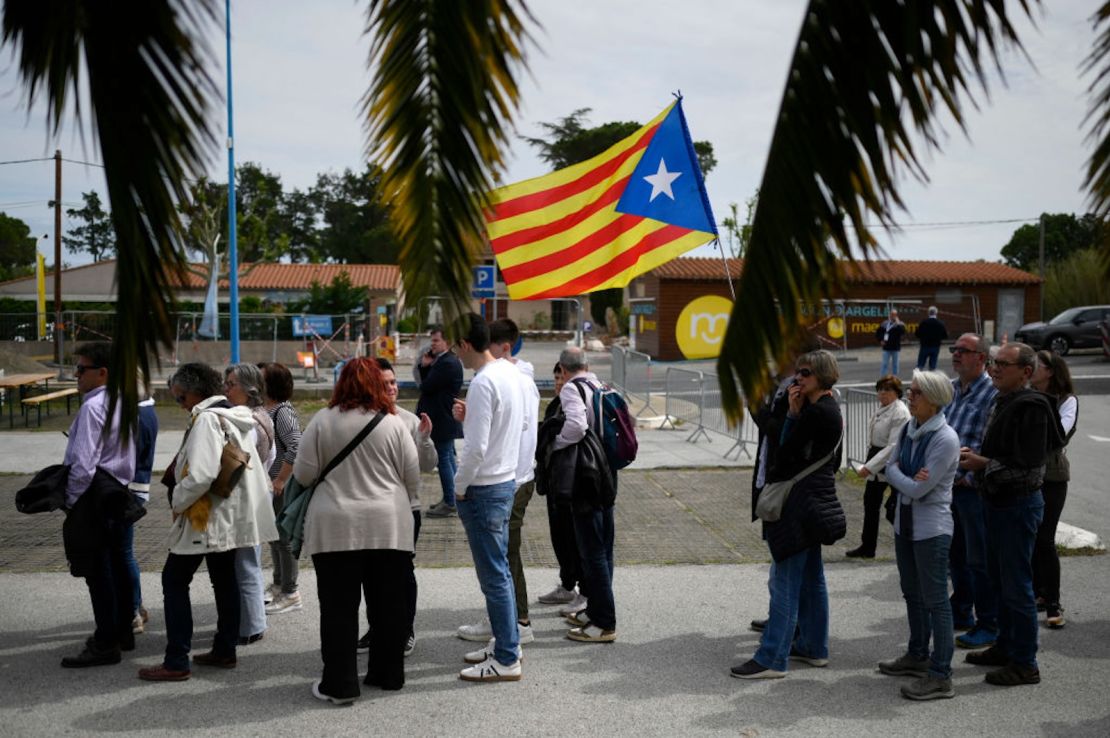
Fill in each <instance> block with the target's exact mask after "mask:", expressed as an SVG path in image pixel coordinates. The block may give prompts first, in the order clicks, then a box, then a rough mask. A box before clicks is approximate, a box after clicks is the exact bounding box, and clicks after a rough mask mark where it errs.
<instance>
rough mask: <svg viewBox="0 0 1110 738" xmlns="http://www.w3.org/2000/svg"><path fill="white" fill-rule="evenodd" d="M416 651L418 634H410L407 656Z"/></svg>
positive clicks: (406, 642) (407, 642)
mask: <svg viewBox="0 0 1110 738" xmlns="http://www.w3.org/2000/svg"><path fill="white" fill-rule="evenodd" d="M366 650H367V651H369V650H370V648H369V647H367V649H366ZM415 650H416V634H415V633H409V638H408V640H407V641H405V656H412V652H413V651H415ZM467 663H470V662H467Z"/></svg>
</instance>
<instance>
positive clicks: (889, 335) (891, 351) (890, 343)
mask: <svg viewBox="0 0 1110 738" xmlns="http://www.w3.org/2000/svg"><path fill="white" fill-rule="evenodd" d="M905 335H906V324H905V323H903V322H902V321H901V320H899V319H898V311H897V310H893V309H892V310H891V311H890V317H888V318H887V319H886V320H884V321H883V322H882V323H880V324H879V329H878V330H877V331H875V338H876V339H878V341H879V346H880V347H881V348H882V350H883V365H882V370H881V371H880V372H879V376H880V377H885V376H887V375H891V374H893V375H894V376H896V377H897V376H898V357H899V356H900V355H901V352H902V337H903V336H905ZM888 370H889V371H888Z"/></svg>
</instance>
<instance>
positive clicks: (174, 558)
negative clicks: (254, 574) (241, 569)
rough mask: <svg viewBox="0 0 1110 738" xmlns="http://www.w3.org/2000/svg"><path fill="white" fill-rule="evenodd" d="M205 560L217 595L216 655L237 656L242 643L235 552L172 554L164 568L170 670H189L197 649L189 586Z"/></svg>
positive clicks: (213, 650)
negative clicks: (191, 659)
mask: <svg viewBox="0 0 1110 738" xmlns="http://www.w3.org/2000/svg"><path fill="white" fill-rule="evenodd" d="M202 560H203V561H204V562H205V563H206V564H207V565H208V578H209V579H210V580H211V581H212V591H213V593H215V595H216V637H215V638H213V639H212V652H213V653H215V654H216V655H217V656H234V655H235V646H236V645H238V642H239V585H238V583H237V582H236V579H235V551H234V550H232V551H220V552H219V553H209V554H197V555H196V556H181V555H179V554H175V553H171V554H170V555H169V556H167V557H166V565H165V567H163V568H162V597H163V598H164V600H165V616H166V658H165V659H164V660H163V664H164V665H165V667H166V668H167V669H173V670H175V671H188V669H189V651H190V650H192V647H193V605H192V602H191V601H190V599H189V585H190V584H191V583H192V581H193V575H194V574H195V573H196V571H197V567H199V566H200V562H201V561H202Z"/></svg>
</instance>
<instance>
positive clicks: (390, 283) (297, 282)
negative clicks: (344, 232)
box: [183, 264, 401, 292]
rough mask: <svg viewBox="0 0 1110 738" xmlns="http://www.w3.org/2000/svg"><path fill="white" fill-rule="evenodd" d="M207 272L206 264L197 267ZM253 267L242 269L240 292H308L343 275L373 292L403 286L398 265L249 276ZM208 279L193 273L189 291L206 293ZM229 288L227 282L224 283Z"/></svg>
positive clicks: (279, 268) (315, 267) (263, 270)
mask: <svg viewBox="0 0 1110 738" xmlns="http://www.w3.org/2000/svg"><path fill="white" fill-rule="evenodd" d="M193 266H194V267H195V268H196V269H197V270H200V271H203V270H205V269H206V268H207V267H206V266H205V265H203V264H194V265H193ZM249 267H250V265H249V264H243V265H241V266H240V270H239V274H240V275H241V276H240V277H239V288H240V289H245V290H307V289H308V288H309V287H311V286H312V283H313V282H319V283H320V284H322V285H327V284H331V282H332V280H333V279H335V278H336V277H338V276H339V275H340V274H342V273H343V272H346V273H347V275H348V276H350V278H351V283H352V284H353V285H354V286H355V287H366V288H368V289H369V290H370V291H372V292H383V291H385V292H392V291H395V290H396V289H397V288H398V287H399V286H400V285H401V270H400V268H399V267H398V266H397V265H396V264H259V265H258V266H256V267H254V269H251V270H250V271H249V272H247V269H248V268H249ZM207 284H208V281H207V279H205V278H202V277H200V276H199V275H197V274H195V273H193V272H189V275H188V279H187V280H186V284H185V285H183V286H184V287H186V288H189V289H196V290H202V289H204V288H205V287H206V286H207ZM220 286H221V287H227V280H226V279H221V280H220Z"/></svg>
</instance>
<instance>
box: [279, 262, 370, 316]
mask: <svg viewBox="0 0 1110 738" xmlns="http://www.w3.org/2000/svg"><path fill="white" fill-rule="evenodd" d="M368 299H370V292H369V290H367V289H366V288H365V287H355V286H354V284H352V282H351V275H349V274H347V272H340V273H339V274H338V275H337V276H336V277H335V279H333V280H332V281H331V284H327V285H324V284H320V283H319V282H316V281H313V283H312V285H311V286H310V287H309V289H308V296H307V297H306V298H305V299H303V300H298V301H297V302H293V303H290V304H289V312H291V313H309V314H311V315H342V314H344V313H350V312H354V311H356V310H358V309H359V308H364V307H366V301H367V300H368Z"/></svg>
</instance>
